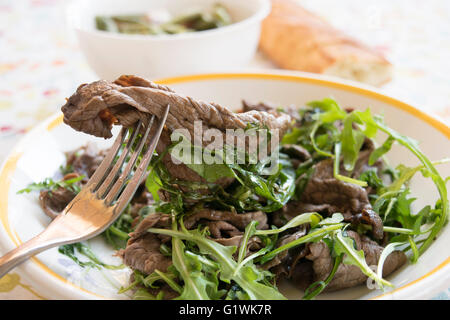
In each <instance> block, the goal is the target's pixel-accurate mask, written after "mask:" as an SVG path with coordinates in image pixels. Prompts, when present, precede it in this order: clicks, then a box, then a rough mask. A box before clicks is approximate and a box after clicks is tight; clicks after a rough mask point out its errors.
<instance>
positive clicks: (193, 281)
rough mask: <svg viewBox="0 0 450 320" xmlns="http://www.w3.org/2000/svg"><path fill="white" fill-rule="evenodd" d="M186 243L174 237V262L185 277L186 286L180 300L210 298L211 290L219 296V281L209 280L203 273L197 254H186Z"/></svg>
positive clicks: (182, 276) (183, 277)
mask: <svg viewBox="0 0 450 320" xmlns="http://www.w3.org/2000/svg"><path fill="white" fill-rule="evenodd" d="M184 251H185V245H184V243H183V241H181V240H180V239H179V238H176V237H173V238H172V262H173V264H174V266H175V268H176V269H177V270H178V272H179V273H180V276H181V278H182V279H183V282H184V286H183V288H182V292H181V294H180V296H179V297H178V298H177V299H178V300H208V299H210V298H211V297H210V295H209V294H208V289H209V291H212V292H215V293H216V294H215V297H213V298H217V296H218V295H217V291H218V290H217V286H218V283H217V282H214V281H211V280H208V279H207V277H206V276H205V275H204V274H203V273H202V264H201V262H200V261H199V259H196V258H195V255H189V256H188V255H186V254H185V252H184Z"/></svg>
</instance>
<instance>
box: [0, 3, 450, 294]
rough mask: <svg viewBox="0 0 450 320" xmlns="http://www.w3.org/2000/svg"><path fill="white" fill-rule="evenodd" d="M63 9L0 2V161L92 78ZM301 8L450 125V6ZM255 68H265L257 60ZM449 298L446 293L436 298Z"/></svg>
mask: <svg viewBox="0 0 450 320" xmlns="http://www.w3.org/2000/svg"><path fill="white" fill-rule="evenodd" d="M66 2H67V1H61V0H59V1H58V0H22V1H12V0H0V146H1V147H0V162H2V161H3V160H4V158H5V156H6V155H7V154H8V152H9V151H10V150H11V148H12V147H13V145H14V144H15V143H16V142H17V141H18V139H20V138H21V137H22V136H23V135H24V133H26V132H27V131H28V130H30V128H32V127H33V126H34V125H36V124H37V123H39V122H40V121H42V120H43V119H45V118H47V117H48V116H50V115H51V114H53V113H54V112H56V111H58V110H59V108H60V107H61V105H62V104H63V103H64V101H65V98H66V97H68V96H70V95H71V94H72V93H73V92H74V91H75V89H76V88H77V86H78V85H79V84H80V83H85V82H90V81H94V80H96V79H97V77H96V75H95V74H94V73H93V72H92V71H91V70H90V69H89V67H88V66H87V64H86V62H85V60H84V57H83V55H82V53H81V52H80V50H79V48H78V46H77V43H76V39H75V37H74V34H73V33H72V32H71V30H69V28H68V27H67V25H66V23H65V19H64V6H65V5H66ZM299 2H300V3H301V4H302V5H304V6H305V7H307V8H308V9H310V10H312V11H314V12H316V13H318V14H319V15H321V16H322V17H324V18H325V19H327V20H328V21H330V22H331V23H332V24H334V25H335V26H336V27H338V28H340V29H342V30H344V31H345V32H347V33H348V34H350V35H352V36H354V37H355V38H357V39H361V40H362V41H365V42H366V43H367V42H368V39H370V43H369V44H370V45H372V46H374V47H375V48H376V49H377V50H380V51H381V52H383V53H384V54H385V55H386V56H387V58H388V59H389V60H390V61H391V62H392V63H393V65H394V67H395V69H394V78H393V80H392V81H391V82H390V83H388V84H387V85H385V86H384V87H383V88H381V90H382V91H383V92H385V93H387V94H388V95H391V96H394V97H396V98H399V99H402V100H406V101H408V102H411V103H413V104H414V105H415V106H417V107H419V108H420V109H422V110H424V111H425V112H426V113H429V114H433V115H437V116H439V117H441V118H442V119H443V120H444V121H445V122H446V123H447V124H450V62H449V57H450V1H447V0H429V1H421V0H396V1H391V0H366V1H358V0H343V1H335V0H301V1H299ZM325 8H326V9H325ZM255 66H257V67H262V68H264V67H270V66H271V64H270V63H269V62H267V61H266V60H264V58H263V57H262V56H261V55H257V56H256V57H255V60H254V61H253V62H252V63H251V65H250V67H255ZM224 71H226V70H224ZM39 298H40V297H39V296H38V295H36V293H35V292H34V291H33V288H32V287H31V286H30V285H28V284H26V283H24V281H23V280H22V279H21V278H20V277H19V275H17V274H15V273H10V274H8V275H7V276H5V277H3V278H1V279H0V299H39ZM449 298H450V289H449V290H447V291H444V292H442V293H440V294H439V295H437V296H436V297H435V299H449Z"/></svg>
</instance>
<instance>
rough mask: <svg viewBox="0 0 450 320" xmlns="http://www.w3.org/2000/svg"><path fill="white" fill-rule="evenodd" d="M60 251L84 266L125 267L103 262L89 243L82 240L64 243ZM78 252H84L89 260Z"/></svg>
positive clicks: (97, 267) (113, 268)
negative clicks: (81, 257)
mask: <svg viewBox="0 0 450 320" xmlns="http://www.w3.org/2000/svg"><path fill="white" fill-rule="evenodd" d="M58 251H59V253H61V254H63V255H65V256H67V257H69V258H70V259H72V260H73V261H74V262H75V263H76V264H78V265H79V266H80V267H82V268H84V267H91V268H96V269H100V267H104V268H107V269H112V270H116V269H123V268H124V267H125V266H124V265H123V264H122V265H118V266H114V265H110V264H106V263H103V262H102V261H100V260H99V259H98V258H97V256H96V255H95V254H94V253H93V252H92V250H91V249H90V248H89V247H88V246H87V245H85V244H84V243H81V242H78V243H73V244H66V245H62V246H60V247H59V248H58ZM76 252H79V253H80V254H82V255H83V256H85V257H86V258H88V259H89V260H88V261H81V260H80V259H79V258H78V257H77V256H76Z"/></svg>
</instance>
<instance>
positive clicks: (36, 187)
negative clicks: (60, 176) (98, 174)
mask: <svg viewBox="0 0 450 320" xmlns="http://www.w3.org/2000/svg"><path fill="white" fill-rule="evenodd" d="M83 179H84V175H80V176H78V177H75V178H72V179H68V180H59V181H54V180H53V179H51V178H45V179H44V181H42V182H33V183H30V184H29V185H28V186H27V187H26V188H24V189H21V190H19V191H17V193H18V194H22V193H30V192H33V191H41V190H49V191H52V190H56V189H57V188H65V189H68V190H70V191H72V192H75V193H78V192H80V187H79V186H77V185H76V183H77V182H79V181H81V180H83Z"/></svg>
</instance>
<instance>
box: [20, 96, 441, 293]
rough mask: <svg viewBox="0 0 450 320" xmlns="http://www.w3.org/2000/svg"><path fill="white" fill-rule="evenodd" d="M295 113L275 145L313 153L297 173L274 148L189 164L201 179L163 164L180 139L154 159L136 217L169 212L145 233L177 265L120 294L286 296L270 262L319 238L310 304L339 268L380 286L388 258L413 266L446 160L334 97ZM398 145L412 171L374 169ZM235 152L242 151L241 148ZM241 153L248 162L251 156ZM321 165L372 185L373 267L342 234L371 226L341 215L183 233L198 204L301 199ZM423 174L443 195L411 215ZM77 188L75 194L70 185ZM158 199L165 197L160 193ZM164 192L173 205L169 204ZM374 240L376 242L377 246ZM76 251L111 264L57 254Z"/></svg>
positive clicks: (433, 222) (435, 212) (227, 206)
mask: <svg viewBox="0 0 450 320" xmlns="http://www.w3.org/2000/svg"><path fill="white" fill-rule="evenodd" d="M299 116H300V120H298V125H296V126H293V128H292V129H291V130H290V131H289V132H288V133H286V134H285V135H284V136H283V137H282V140H281V144H282V145H297V146H300V147H302V148H304V149H305V150H306V151H308V152H309V153H310V155H311V158H310V159H308V160H306V161H303V162H302V163H300V164H299V165H298V166H297V167H294V165H293V163H292V161H291V160H292V159H291V157H290V156H289V155H288V154H285V153H283V152H281V151H280V152H279V157H278V158H277V159H275V160H273V159H269V158H267V159H264V160H262V161H260V162H258V163H253V164H252V163H251V162H250V161H245V162H244V163H243V164H237V163H232V164H228V163H223V164H207V163H204V162H203V163H200V164H195V165H192V164H186V165H187V166H188V167H189V168H191V169H192V170H194V171H195V172H196V173H197V174H199V175H200V176H201V177H203V178H204V180H203V181H202V182H198V181H181V180H177V179H174V178H173V177H172V176H171V175H170V173H169V171H168V170H167V168H166V167H165V166H164V163H163V161H162V159H163V158H164V157H165V156H166V155H167V154H168V153H171V152H173V150H174V147H175V146H176V145H177V143H174V144H173V145H171V146H170V147H169V148H167V149H166V150H165V152H164V153H162V154H159V155H157V156H155V157H154V158H153V159H152V162H151V164H150V167H149V175H148V177H147V179H146V181H145V188H146V190H147V191H148V192H149V193H151V194H152V196H153V199H154V203H153V204H152V205H149V206H146V207H144V208H143V209H141V215H142V217H144V216H146V215H149V214H154V213H156V212H157V213H162V214H166V215H169V216H170V219H171V227H170V228H149V229H148V230H147V231H148V232H149V233H153V234H157V235H165V236H169V237H170V238H171V241H170V242H166V243H164V244H162V245H161V247H160V252H161V253H162V254H163V255H165V256H169V257H171V259H172V263H173V264H172V266H170V267H169V268H168V270H167V271H166V272H162V271H161V270H155V271H154V272H153V273H151V274H144V273H142V272H140V271H138V270H134V273H133V275H134V281H133V282H132V283H131V284H130V286H128V287H127V288H122V289H121V291H120V292H126V291H128V290H132V289H133V290H135V293H134V297H135V299H163V298H164V297H165V296H166V294H167V292H166V289H165V288H170V290H172V291H173V292H175V293H176V294H177V296H178V297H177V299H285V297H284V296H283V294H282V293H281V292H280V291H279V290H278V289H277V283H276V277H275V275H274V274H273V273H272V272H270V271H269V268H266V266H267V265H268V264H269V263H270V262H271V261H273V259H275V258H277V257H280V256H281V255H282V254H283V253H286V252H288V251H289V250H292V249H293V248H304V247H306V246H308V245H310V244H312V243H317V242H323V243H325V244H326V246H327V247H328V249H329V251H330V255H331V257H332V259H333V267H332V269H331V272H330V274H329V275H328V276H327V277H326V279H324V280H323V281H317V282H314V283H312V284H311V285H310V286H309V287H308V289H307V290H306V291H305V294H304V296H303V299H313V298H314V297H315V296H317V295H318V294H320V293H321V292H323V290H325V289H326V288H327V286H328V285H329V284H330V283H331V282H332V281H333V278H334V276H335V274H336V273H337V272H338V270H339V267H340V266H341V265H342V264H346V265H352V266H356V267H358V268H359V269H360V270H361V272H362V273H363V274H364V275H366V276H367V277H368V278H371V279H372V280H373V281H375V282H376V283H377V285H378V286H379V287H380V288H382V289H383V290H385V289H386V288H388V287H392V286H393V285H392V284H391V283H390V282H389V281H387V280H385V279H383V277H382V275H383V265H384V263H385V262H386V258H387V257H388V256H389V254H391V253H392V252H393V251H395V250H402V251H404V252H406V253H408V255H409V257H410V261H411V262H412V263H414V262H416V261H417V259H419V257H420V255H421V254H423V252H424V251H425V250H426V249H427V248H428V247H429V246H430V245H431V244H432V242H433V240H434V239H435V238H436V236H437V235H438V233H439V231H440V230H441V229H442V227H443V226H444V225H445V224H446V223H447V220H448V215H449V202H448V196H447V187H446V181H448V178H447V179H444V178H443V177H441V176H440V175H439V173H438V171H437V170H436V167H435V166H436V165H438V164H442V163H446V162H448V159H444V160H441V161H437V162H432V161H431V160H429V159H428V158H427V157H426V156H425V155H424V154H423V153H422V152H421V151H420V149H419V147H418V143H417V142H416V141H414V140H412V139H411V138H408V137H406V136H403V135H401V134H400V133H398V132H396V131H395V130H393V129H391V128H389V127H388V126H387V125H386V124H385V123H384V121H383V119H382V118H381V117H380V116H376V115H372V113H371V111H370V109H367V110H365V111H358V110H345V109H343V108H342V107H341V106H339V105H338V103H337V102H336V101H334V100H333V99H331V98H326V99H324V100H321V101H313V102H310V103H308V105H307V107H305V108H302V109H300V110H299ZM250 127H251V128H254V127H255V125H252V126H250ZM250 127H249V128H250ZM380 132H382V133H384V134H385V135H387V137H386V138H385V140H384V142H383V143H382V144H381V145H380V146H378V147H376V148H374V150H373V151H372V152H371V154H370V156H369V158H368V165H369V166H371V167H368V169H367V170H365V171H364V172H362V173H360V174H359V175H358V176H355V175H354V171H355V167H356V164H357V162H358V159H359V157H360V153H361V151H362V149H363V146H364V144H365V143H366V141H367V140H372V139H374V138H375V137H376V136H377V134H378V133H380ZM395 145H399V146H401V147H404V148H406V149H407V150H409V151H410V152H411V154H412V155H414V156H415V157H416V158H417V160H418V161H419V163H420V164H419V165H417V166H415V167H407V166H405V165H399V166H397V167H396V168H392V167H390V166H385V167H384V169H383V170H381V169H379V168H377V167H374V165H375V164H376V163H379V162H380V161H381V159H384V157H385V156H386V155H388V154H389V151H390V150H391V149H392V148H393V147H394V146H395ZM192 151H193V147H192ZM203 151H204V150H203ZM225 151H226V152H230V150H225ZM231 152H235V153H236V154H237V153H238V151H237V150H231ZM212 156H214V154H212ZM234 156H235V155H234ZM245 157H247V158H246V160H248V159H249V155H248V154H246V155H245ZM326 159H331V161H332V162H331V163H332V164H333V177H334V178H335V179H337V180H340V181H342V182H345V183H347V184H354V185H357V186H359V187H362V188H367V190H369V189H370V192H368V195H369V200H370V204H371V206H372V208H373V210H374V211H375V212H376V213H377V214H378V215H379V216H380V217H381V219H382V221H383V230H384V233H385V237H384V239H383V240H382V241H383V244H382V246H383V247H384V249H383V251H382V253H381V256H380V258H379V262H378V268H377V270H376V271H374V270H372V269H371V268H370V267H369V266H368V265H367V262H366V257H365V254H364V251H363V250H358V249H357V247H356V244H355V241H354V239H353V238H351V237H350V236H348V235H347V230H354V231H356V232H358V233H359V234H362V235H366V236H368V237H370V229H371V226H367V225H365V226H364V227H363V228H357V227H355V226H354V225H352V223H351V222H350V221H348V220H345V219H344V215H343V213H342V214H341V213H339V212H336V213H334V214H333V215H332V216H328V217H327V216H325V215H324V214H323V213H322V214H319V213H318V212H308V213H303V214H300V215H297V216H295V217H293V218H292V219H291V220H289V221H285V222H284V225H282V226H279V227H276V226H269V229H265V230H260V229H258V222H257V221H251V222H250V223H249V224H248V225H247V227H246V228H245V231H244V232H243V234H242V238H241V240H240V246H239V247H236V246H225V245H223V244H220V243H218V242H216V241H214V239H213V238H211V237H210V232H209V229H208V227H207V226H205V225H202V224H201V223H200V224H199V225H198V227H197V228H196V229H193V230H187V229H186V227H185V225H184V223H183V220H184V219H185V218H186V217H188V216H189V215H190V214H192V213H194V212H195V211H196V210H199V209H203V208H208V209H212V210H225V211H230V212H233V213H245V212H250V211H255V210H260V211H263V212H265V213H267V214H268V216H270V215H271V214H273V213H274V212H276V211H277V210H280V209H282V208H283V207H284V206H285V205H286V204H288V202H289V201H293V200H296V201H298V200H300V199H301V197H302V193H303V192H304V190H305V187H306V185H307V184H308V181H309V180H310V178H311V176H312V175H313V173H314V170H315V165H316V164H317V163H319V162H320V161H323V160H326ZM270 161H276V163H275V168H276V170H275V171H274V172H272V173H271V174H267V171H266V169H267V168H268V166H269V164H271V163H269V162H270ZM419 173H420V174H422V175H423V176H424V177H425V178H429V179H431V181H432V182H433V183H434V185H435V188H436V190H437V192H438V194H439V199H438V200H437V201H436V203H435V204H429V205H426V206H424V207H423V208H421V209H420V210H418V211H417V210H414V209H413V204H414V201H415V200H416V199H415V198H414V197H411V190H410V186H409V183H410V181H411V179H412V178H413V177H414V176H415V175H417V174H419ZM218 179H231V180H232V182H231V184H230V185H228V186H223V185H220V184H219V183H215V182H216V181H217V180H218ZM77 181H79V180H76V181H62V182H61V181H60V182H54V181H52V180H45V181H44V182H43V183H41V184H32V185H30V186H29V187H28V188H27V189H24V190H21V191H20V192H30V191H34V190H41V189H49V190H51V189H52V188H55V187H64V188H73V184H74V183H75V182H77ZM73 191H74V192H76V189H73ZM205 191H207V192H205ZM162 193H165V194H166V196H165V197H161V194H162ZM167 195H168V196H169V197H170V201H165V199H168V197H167ZM133 219H135V217H133V215H132V213H131V211H130V207H127V209H126V210H125V211H124V213H123V214H122V216H121V217H120V218H119V219H118V220H117V221H116V222H115V223H114V224H113V225H112V226H111V227H110V228H109V229H108V230H106V231H105V233H104V236H105V238H106V239H107V240H108V242H109V243H110V244H111V245H112V246H113V247H114V248H116V249H118V248H121V247H123V246H124V245H125V243H126V241H127V240H128V238H129V236H128V234H129V233H130V232H132V231H133V228H134V225H133ZM299 227H305V228H306V229H305V230H306V231H305V234H304V235H302V236H299V237H298V238H296V239H295V240H292V241H290V242H287V243H284V244H280V242H279V240H280V238H281V237H282V236H284V235H289V234H291V233H292V232H295V231H297V230H298V229H299ZM252 239H258V241H259V242H260V243H261V247H260V248H259V249H258V250H256V251H251V250H250V249H249V246H248V244H249V243H250V242H251V240H252ZM377 241H379V243H381V240H377ZM75 250H78V252H80V253H81V254H82V255H84V256H86V257H88V258H89V262H80V261H79V262H77V263H79V264H80V265H81V266H86V265H89V266H92V265H93V264H97V265H100V266H104V267H110V266H107V265H104V264H102V263H101V261H99V260H98V259H96V258H95V256H94V255H93V254H92V252H90V251H89V250H88V249H87V248H86V247H85V246H83V245H81V244H80V245H74V246H63V247H62V248H60V252H62V253H64V254H66V255H68V256H69V257H71V258H72V259H73V260H74V261H77V257H76V256H75V255H74V253H75Z"/></svg>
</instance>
